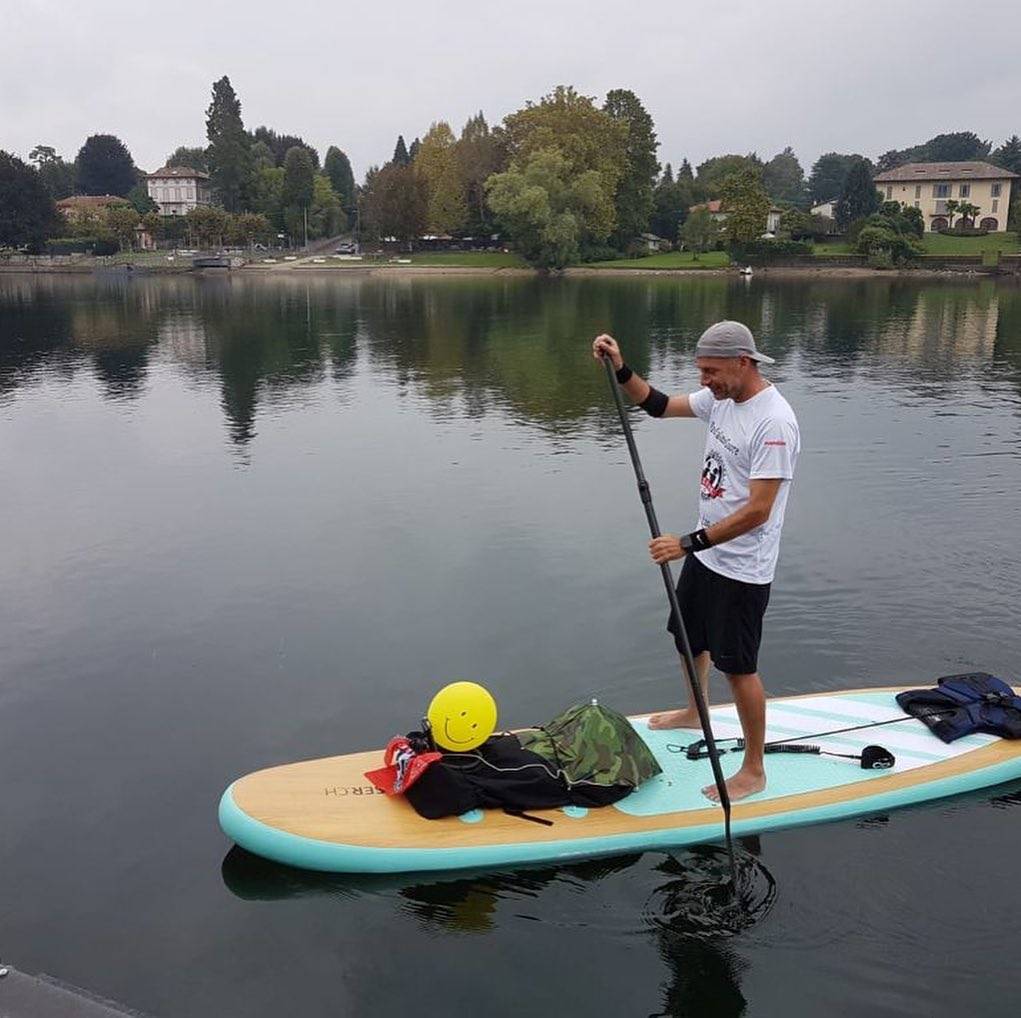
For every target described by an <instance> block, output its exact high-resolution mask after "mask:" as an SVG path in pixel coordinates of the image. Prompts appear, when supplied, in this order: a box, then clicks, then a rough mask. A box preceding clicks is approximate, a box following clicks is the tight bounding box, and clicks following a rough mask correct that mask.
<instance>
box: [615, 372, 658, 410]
mask: <svg viewBox="0 0 1021 1018" xmlns="http://www.w3.org/2000/svg"><path fill="white" fill-rule="evenodd" d="M621 388H622V389H623V390H624V395H625V396H627V398H628V399H629V400H631V402H632V403H641V402H643V401H644V400H645V399H647V398H648V395H649V392H650V390H651V389H652V386H651V385H649V383H648V382H647V381H646V380H645V379H644V378H642V376H641V375H639V374H638V373H637V372H635V371H632V372H631V377H630V378H629V379H628V380H627V381H626V382H625V383H624V384H623V385H622V386H621Z"/></svg>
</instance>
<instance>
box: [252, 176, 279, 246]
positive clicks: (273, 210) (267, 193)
mask: <svg viewBox="0 0 1021 1018" xmlns="http://www.w3.org/2000/svg"><path fill="white" fill-rule="evenodd" d="M283 196H284V168H283V167H282V166H260V167H259V168H258V169H257V170H256V171H255V175H254V177H253V178H252V187H251V199H250V200H251V204H252V209H253V210H254V211H255V212H257V213H258V214H259V215H262V216H265V217H266V219H267V220H268V221H269V223H270V224H271V226H272V227H273V229H274V231H276V232H277V233H279V232H280V231H282V230H283V229H284V216H283V212H284V203H283Z"/></svg>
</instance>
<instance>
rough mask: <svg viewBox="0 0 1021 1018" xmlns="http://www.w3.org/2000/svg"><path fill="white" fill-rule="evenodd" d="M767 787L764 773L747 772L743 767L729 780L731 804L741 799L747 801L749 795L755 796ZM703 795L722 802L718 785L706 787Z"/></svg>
mask: <svg viewBox="0 0 1021 1018" xmlns="http://www.w3.org/2000/svg"><path fill="white" fill-rule="evenodd" d="M765 787H766V775H765V773H764V772H763V771H746V770H745V769H744V768H743V767H742V768H741V769H740V770H739V771H738V772H737V774H735V775H734V776H733V777H732V778H728V779H727V793H728V794H729V795H730V801H731V802H737V801H738V800H739V799H747V798H748V796H749V795H755V794H756V793H757V792H761V791H763V790H764V789H765ZM702 794H703V795H704V796H705V797H706V798H707V799H712V801H713V802H719V801H720V793H719V792H718V791H717V789H716V785H706V786H705V788H703V789H702Z"/></svg>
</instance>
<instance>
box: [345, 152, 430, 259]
mask: <svg viewBox="0 0 1021 1018" xmlns="http://www.w3.org/2000/svg"><path fill="white" fill-rule="evenodd" d="M361 209H362V228H363V232H364V233H365V234H367V235H368V236H371V237H377V238H380V239H382V238H386V237H393V238H394V239H395V240H397V241H399V242H401V243H406V244H410V243H411V242H412V241H414V240H415V238H416V237H420V236H421V235H422V234H423V233H424V232H425V223H426V216H427V214H428V211H429V195H428V192H427V191H426V186H425V181H424V180H423V179H422V178H421V176H419V174H417V173H416V172H415V170H414V167H412V166H402V165H400V164H399V163H394V162H390V163H387V164H386V166H384V167H383V168H382V169H376V168H375V167H372V168H370V169H369V171H368V172H367V173H366V175H365V184H364V186H363V188H362V196H361Z"/></svg>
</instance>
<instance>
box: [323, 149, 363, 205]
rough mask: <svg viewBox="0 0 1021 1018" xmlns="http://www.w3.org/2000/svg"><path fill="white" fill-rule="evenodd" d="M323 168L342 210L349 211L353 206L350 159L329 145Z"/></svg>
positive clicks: (353, 186) (353, 195)
mask: <svg viewBox="0 0 1021 1018" xmlns="http://www.w3.org/2000/svg"><path fill="white" fill-rule="evenodd" d="M323 169H324V170H325V171H326V176H328V177H329V178H330V183H331V184H332V185H333V190H334V191H336V193H337V197H338V198H339V199H340V204H341V205H342V206H343V207H344V211H345V212H348V211H350V210H351V209H352V208H354V201H355V175H354V173H353V172H352V170H351V161H350V160H349V159H348V157H347V156H346V155H345V154H344V153H343V152H342V151H341V150H340V149H339V148H337V146H336V145H331V146H330V147H329V148H328V149H327V150H326V158H325V159H324V160H323Z"/></svg>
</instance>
